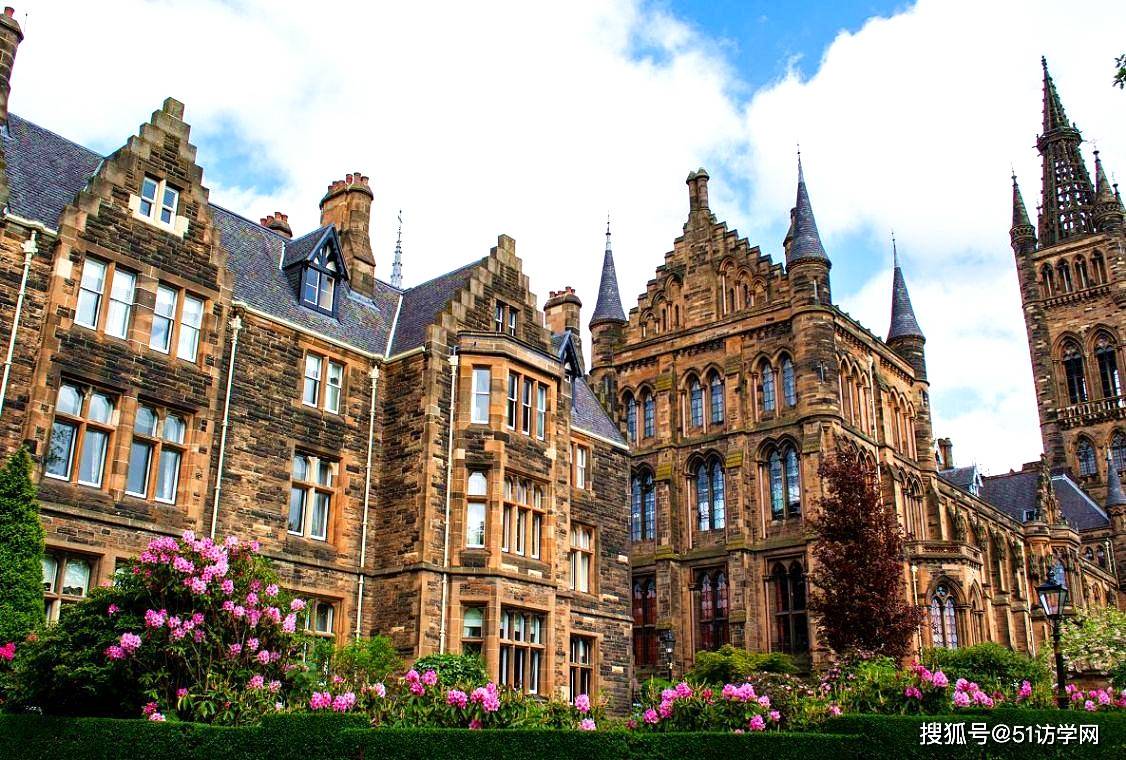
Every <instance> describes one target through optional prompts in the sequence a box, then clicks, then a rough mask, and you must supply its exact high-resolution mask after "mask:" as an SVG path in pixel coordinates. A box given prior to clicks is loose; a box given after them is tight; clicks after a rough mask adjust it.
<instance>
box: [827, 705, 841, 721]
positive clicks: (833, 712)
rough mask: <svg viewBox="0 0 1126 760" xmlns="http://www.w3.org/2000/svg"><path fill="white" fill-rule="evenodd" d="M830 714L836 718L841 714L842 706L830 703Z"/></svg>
mask: <svg viewBox="0 0 1126 760" xmlns="http://www.w3.org/2000/svg"><path fill="white" fill-rule="evenodd" d="M829 714H830V715H832V716H833V717H834V718H835V717H837V716H838V715H840V714H841V708H839V707H837V706H836V705H829Z"/></svg>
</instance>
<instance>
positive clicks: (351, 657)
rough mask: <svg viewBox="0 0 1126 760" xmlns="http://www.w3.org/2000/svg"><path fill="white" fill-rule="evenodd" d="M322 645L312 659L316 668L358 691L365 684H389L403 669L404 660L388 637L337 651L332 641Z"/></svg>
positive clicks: (377, 638)
mask: <svg viewBox="0 0 1126 760" xmlns="http://www.w3.org/2000/svg"><path fill="white" fill-rule="evenodd" d="M322 641H323V640H322ZM318 644H319V646H316V647H315V648H314V651H313V653H312V655H311V656H310V657H309V660H310V662H311V663H313V666H314V668H315V669H316V670H319V671H322V672H324V673H332V674H333V675H335V676H339V677H340V678H343V679H344V681H345V683H347V684H348V685H349V686H351V687H352V688H353V690H355V691H359V690H360V688H362V687H363V686H364V685H365V684H374V683H377V682H379V681H385V680H387V679H389V678H391V677H392V676H394V675H396V674H397V673H398V672H399V671H400V670H401V669H402V667H403V660H402V658H401V657H399V653H398V651H397V650H396V649H395V646H394V644H392V643H391V639H389V638H387V637H386V636H373V637H372V638H370V639H360V640H359V641H350V642H348V643H347V644H342V645H339V646H336V647H333V646H332V645H331V642H330V641H324V643H321V642H318Z"/></svg>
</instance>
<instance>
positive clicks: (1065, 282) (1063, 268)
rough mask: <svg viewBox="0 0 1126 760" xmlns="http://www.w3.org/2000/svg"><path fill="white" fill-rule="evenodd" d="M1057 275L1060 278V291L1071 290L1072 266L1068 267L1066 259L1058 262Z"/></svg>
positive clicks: (1068, 291)
mask: <svg viewBox="0 0 1126 760" xmlns="http://www.w3.org/2000/svg"><path fill="white" fill-rule="evenodd" d="M1056 277H1058V278H1059V284H1060V291H1061V292H1063V293H1070V292H1071V268H1070V267H1068V265H1067V262H1066V261H1060V263H1058V264H1056Z"/></svg>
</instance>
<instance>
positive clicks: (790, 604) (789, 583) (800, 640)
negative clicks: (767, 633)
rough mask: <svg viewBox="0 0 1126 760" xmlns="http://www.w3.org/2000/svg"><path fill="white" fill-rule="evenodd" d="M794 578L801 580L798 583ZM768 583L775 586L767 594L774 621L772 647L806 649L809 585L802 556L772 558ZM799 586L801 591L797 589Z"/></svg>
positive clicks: (795, 651) (790, 650)
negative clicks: (768, 594)
mask: <svg viewBox="0 0 1126 760" xmlns="http://www.w3.org/2000/svg"><path fill="white" fill-rule="evenodd" d="M795 570H796V571H797V574H796V575H795ZM797 581H800V586H799V584H798V583H797ZM768 583H769V584H771V585H773V586H774V593H773V594H771V595H770V598H771V600H772V601H771V611H772V613H773V614H772V615H771V617H772V622H773V623H774V626H773V628H774V631H773V634H772V636H771V651H774V652H784V653H786V654H805V653H807V652H809V646H810V640H809V610H808V606H809V600H808V597H809V588H808V584H807V583H806V579H805V568H804V567H803V566H802V562H801V560H800V559H798V558H791V559H781V558H780V559H776V560H772V563H771V568H770V575H769V580H768ZM799 589H800V591H801V593H800V594H798V593H797V591H798V590H799Z"/></svg>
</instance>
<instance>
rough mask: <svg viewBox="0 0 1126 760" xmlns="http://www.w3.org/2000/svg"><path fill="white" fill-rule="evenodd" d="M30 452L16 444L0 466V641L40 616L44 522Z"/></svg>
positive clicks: (14, 637) (21, 632)
mask: <svg viewBox="0 0 1126 760" xmlns="http://www.w3.org/2000/svg"><path fill="white" fill-rule="evenodd" d="M31 467H32V465H31V457H30V456H28V454H27V450H26V449H24V448H22V447H21V448H20V449H18V450H17V451H15V452H14V453H13V454H12V455H11V456H9V457H8V461H7V462H5V464H4V469H3V470H0V644H4V643H6V642H9V641H15V642H20V641H22V640H23V639H24V637H25V636H27V634H28V633H30V632H31V631H33V630H34V629H35V628H37V627H38V626H39V625H40V624H41V623H42V622H43V586H42V583H43V566H42V557H43V526H42V524H40V522H39V504H38V502H37V501H36V500H35V484H34V483H32V482H31Z"/></svg>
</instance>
